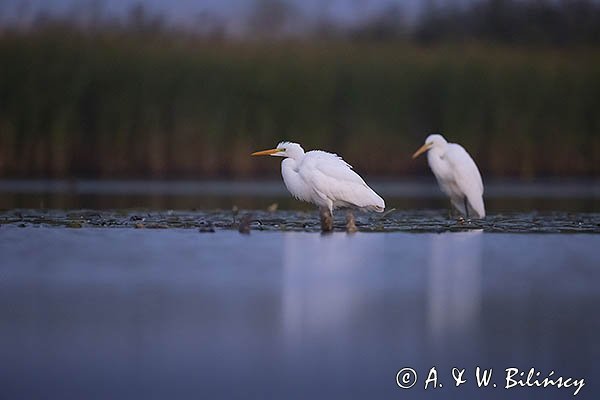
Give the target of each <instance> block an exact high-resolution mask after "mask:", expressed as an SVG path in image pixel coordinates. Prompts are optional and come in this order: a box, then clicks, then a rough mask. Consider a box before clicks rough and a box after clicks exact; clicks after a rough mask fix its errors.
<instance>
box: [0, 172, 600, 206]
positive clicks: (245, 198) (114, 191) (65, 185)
mask: <svg viewBox="0 0 600 400" xmlns="http://www.w3.org/2000/svg"><path fill="white" fill-rule="evenodd" d="M369 183H371V184H372V185H371V186H372V187H373V188H374V189H375V190H376V191H377V192H378V193H380V194H381V195H382V196H383V197H384V198H385V200H386V204H387V206H388V208H391V207H394V208H397V209H400V210H405V209H442V208H447V207H448V206H449V202H448V200H447V199H446V198H445V197H444V196H443V195H442V193H441V192H440V190H439V189H438V187H437V185H436V183H435V179H434V178H433V177H428V178H424V179H420V180H406V179H405V180H395V181H379V182H378V181H371V180H369ZM485 185H486V187H485V201H486V208H487V209H488V210H490V211H493V212H515V211H519V212H530V211H533V210H537V211H570V212H600V180H599V179H595V180H594V179H589V180H583V181H581V180H579V181H575V180H560V179H554V180H542V181H536V182H519V181H491V182H487V181H486V182H485ZM273 203H277V204H278V205H279V207H280V208H281V209H286V210H313V207H312V206H311V205H309V204H306V203H302V202H299V201H296V200H293V199H292V198H291V196H290V195H289V193H288V192H287V191H286V189H285V186H284V185H283V182H282V181H281V180H274V181H243V182H235V181H93V180H92V181H89V180H73V181H60V180H58V181H53V180H39V181H30V180H27V181H18V180H0V209H5V210H6V209H14V208H35V209H43V208H46V209H94V210H102V209H124V208H132V209H140V208H147V209H153V210H169V209H173V210H192V209H201V210H208V209H226V210H228V209H231V208H232V207H234V206H237V207H239V208H243V209H265V208H267V207H268V206H269V205H272V204H273Z"/></svg>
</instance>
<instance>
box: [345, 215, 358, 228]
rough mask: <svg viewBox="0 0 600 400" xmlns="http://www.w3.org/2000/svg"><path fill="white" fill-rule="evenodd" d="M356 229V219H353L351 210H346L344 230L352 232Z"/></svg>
mask: <svg viewBox="0 0 600 400" xmlns="http://www.w3.org/2000/svg"><path fill="white" fill-rule="evenodd" d="M357 231H358V229H357V228H356V220H355V219H354V214H352V211H348V212H347V213H346V232H348V233H354V232H357Z"/></svg>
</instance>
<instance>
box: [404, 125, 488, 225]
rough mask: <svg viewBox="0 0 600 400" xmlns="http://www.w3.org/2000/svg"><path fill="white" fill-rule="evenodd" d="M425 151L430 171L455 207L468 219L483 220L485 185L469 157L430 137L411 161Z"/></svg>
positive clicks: (454, 145)
mask: <svg viewBox="0 0 600 400" xmlns="http://www.w3.org/2000/svg"><path fill="white" fill-rule="evenodd" d="M426 151H428V153H427V161H428V163H429V167H430V168H431V171H433V174H434V175H435V177H436V179H437V181H438V185H439V186H440V189H441V190H442V192H444V193H445V194H447V195H448V197H450V202H451V203H452V205H453V206H454V207H455V208H456V209H457V210H458V211H459V212H460V213H461V214H463V215H466V216H467V218H468V217H469V215H471V214H474V215H475V217H477V218H484V217H485V207H484V205H483V182H482V180H481V174H480V173H479V170H478V169H477V165H475V161H473V159H472V158H471V156H470V155H469V153H467V151H466V150H465V149H464V148H463V147H462V146H461V145H460V144H457V143H448V142H447V141H446V139H444V137H443V136H442V135H438V134H434V135H429V136H428V137H427V139H425V144H424V145H423V146H421V147H420V148H419V149H418V150H417V151H416V152H415V154H413V156H412V158H413V159H415V158H417V157H418V156H419V155H420V154H422V153H424V152H426Z"/></svg>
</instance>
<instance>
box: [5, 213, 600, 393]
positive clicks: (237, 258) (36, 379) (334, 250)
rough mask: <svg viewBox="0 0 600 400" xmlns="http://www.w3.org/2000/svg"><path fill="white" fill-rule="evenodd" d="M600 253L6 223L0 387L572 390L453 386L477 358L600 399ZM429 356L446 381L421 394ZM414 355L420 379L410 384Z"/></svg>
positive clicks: (555, 240)
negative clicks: (406, 383) (563, 379)
mask: <svg viewBox="0 0 600 400" xmlns="http://www.w3.org/2000/svg"><path fill="white" fill-rule="evenodd" d="M127 217H128V218H130V216H127ZM132 223H133V221H132ZM599 247H600V235H594V234H592V235H590V234H573V235H565V234H552V233H549V234H536V233H530V234H526V235H523V234H505V233H486V232H482V231H481V230H475V231H468V232H446V233H422V234H413V233H403V232H391V233H357V234H355V235H347V234H345V233H341V232H340V233H334V234H331V235H320V234H318V233H312V232H281V231H275V230H268V231H262V232H261V231H258V230H254V231H252V233H251V234H250V235H242V234H240V233H238V232H236V231H234V230H230V229H215V232H212V233H209V232H199V231H198V229H196V227H194V228H193V229H184V228H170V229H105V228H96V227H91V228H90V227H87V225H85V224H84V226H82V227H81V228H78V229H64V228H60V227H58V228H57V227H52V226H47V225H46V224H31V223H29V222H27V223H26V224H25V227H23V228H21V227H19V224H15V223H10V224H5V225H3V226H2V227H0V254H1V255H2V263H0V319H1V325H2V334H1V335H0V360H2V362H1V363H0V388H2V397H3V398H44V399H47V398H56V399H65V398H87V399H93V398H123V399H131V398H144V399H146V398H226V399H231V398H298V399H300V398H302V399H305V398H324V399H330V398H411V399H412V398H414V399H420V398H424V397H425V398H440V399H449V398H456V399H465V398H466V399H479V398H497V399H501V398H502V399H504V398H507V396H508V395H510V396H511V398H523V399H531V398H533V399H568V398H572V391H571V390H567V389H556V388H547V389H531V388H521V389H512V390H511V391H506V390H505V389H502V388H500V387H498V388H496V389H493V388H488V389H475V388H474V387H473V386H474V385H473V384H468V385H465V386H463V387H460V388H454V387H453V385H452V380H451V376H450V372H449V371H450V368H451V367H461V368H467V369H468V371H471V370H473V369H474V368H475V367H476V366H481V367H482V368H495V371H498V373H500V371H502V370H504V369H505V368H507V367H518V368H522V369H525V370H528V369H529V368H531V367H535V368H537V370H538V371H542V374H547V373H549V371H550V370H555V371H556V372H557V373H559V374H562V375H565V376H573V377H583V378H585V379H586V385H587V386H585V387H584V388H583V389H582V391H581V392H580V394H579V395H578V398H598V395H599V394H600V392H599V390H598V382H596V381H597V379H598V377H599V376H600V374H599V373H600V370H599V369H598V365H597V360H598V359H599V357H600V345H599V344H598V338H597V334H598V332H600V316H599V315H600V314H599V313H598V304H600V291H599V290H598V287H599V285H600V270H599V268H598V266H599V265H600V263H599V261H600V258H599V253H598V248H599ZM432 366H436V367H437V368H438V369H439V370H440V381H441V382H442V383H443V384H444V386H443V388H441V389H436V391H433V390H428V391H424V390H423V388H422V384H423V379H424V375H425V373H426V371H427V370H428V369H429V368H431V367H432ZM403 367H412V368H414V369H415V370H416V371H418V373H419V377H420V382H419V384H417V385H416V386H415V387H414V388H413V389H411V390H408V391H404V390H402V389H400V388H398V387H397V385H396V383H395V375H396V373H397V371H398V370H399V369H401V368H403ZM469 374H471V375H472V373H471V372H469ZM471 375H470V376H469V378H471ZM497 381H498V384H499V385H500V384H501V383H502V380H501V378H500V377H498V379H497Z"/></svg>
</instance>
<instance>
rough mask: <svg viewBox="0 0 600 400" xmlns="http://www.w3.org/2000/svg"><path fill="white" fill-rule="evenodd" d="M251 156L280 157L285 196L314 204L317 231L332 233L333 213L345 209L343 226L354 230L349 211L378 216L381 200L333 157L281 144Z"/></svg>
mask: <svg viewBox="0 0 600 400" xmlns="http://www.w3.org/2000/svg"><path fill="white" fill-rule="evenodd" d="M252 155H253V156H275V157H284V158H285V159H284V160H283V161H282V162H281V175H282V176H283V182H284V183H285V186H286V187H287V189H288V190H289V192H290V193H291V194H292V196H294V197H295V198H296V199H298V200H302V201H306V202H309V203H313V204H316V205H317V206H318V207H319V210H320V213H321V229H322V230H323V231H331V230H332V229H333V210H334V209H336V208H348V209H349V210H348V214H347V216H346V222H347V224H346V226H347V229H348V231H354V230H356V226H355V225H354V216H353V215H352V212H351V211H350V209H352V208H355V209H359V210H367V211H376V212H382V211H383V210H384V209H385V202H384V201H383V199H382V198H381V197H380V196H379V195H378V194H377V193H375V192H374V191H373V189H371V188H370V187H369V186H367V184H366V183H365V181H364V180H363V179H362V178H361V177H360V176H359V175H358V174H357V173H356V172H354V171H353V170H352V166H350V165H349V164H348V163H346V162H345V161H344V160H343V159H342V158H341V157H339V156H338V155H337V154H332V153H328V152H326V151H321V150H312V151H309V152H306V153H305V152H304V149H303V148H302V146H300V145H299V144H298V143H292V142H281V143H279V144H278V145H277V147H276V148H275V149H271V150H263V151H257V152H255V153H252Z"/></svg>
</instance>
